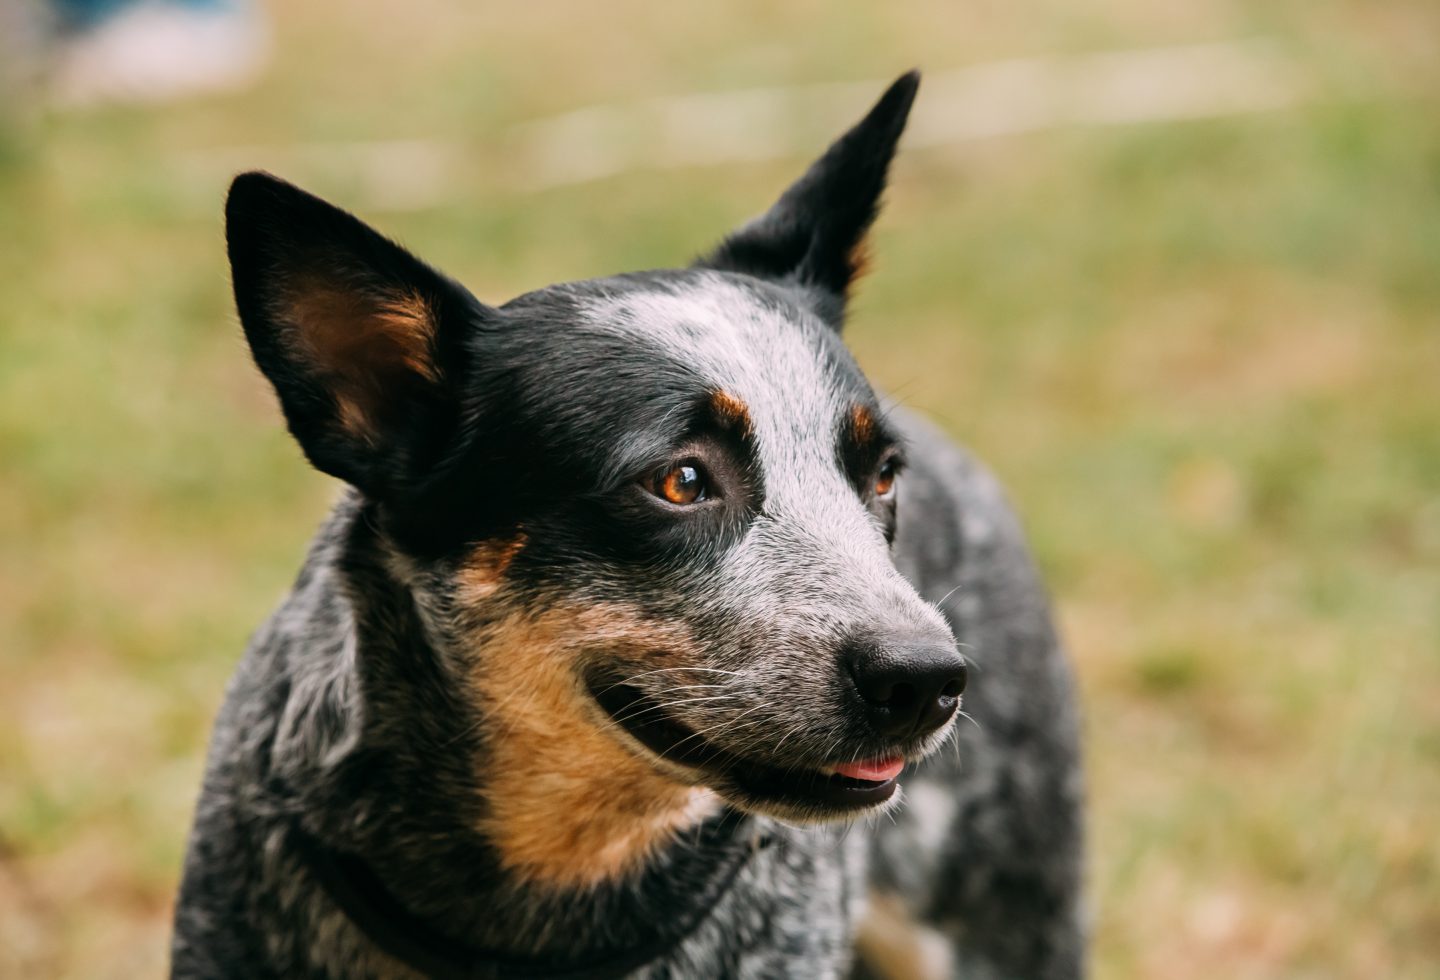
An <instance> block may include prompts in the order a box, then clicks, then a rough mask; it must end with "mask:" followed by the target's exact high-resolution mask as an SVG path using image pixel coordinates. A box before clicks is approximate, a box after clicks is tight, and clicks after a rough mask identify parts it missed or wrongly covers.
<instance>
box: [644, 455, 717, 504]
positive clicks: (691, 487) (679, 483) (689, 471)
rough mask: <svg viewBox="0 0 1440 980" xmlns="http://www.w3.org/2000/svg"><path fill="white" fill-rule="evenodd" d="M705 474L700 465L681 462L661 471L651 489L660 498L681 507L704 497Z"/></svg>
mask: <svg viewBox="0 0 1440 980" xmlns="http://www.w3.org/2000/svg"><path fill="white" fill-rule="evenodd" d="M705 489H706V488H705V474H704V472H703V471H701V469H700V467H698V466H695V465H692V464H690V463H681V464H679V465H678V466H673V467H671V468H670V469H669V470H667V471H666V472H664V473H662V474H661V475H660V477H659V479H657V480H656V481H655V488H654V490H653V491H652V492H653V493H654V494H655V496H657V497H659V498H660V499H661V500H666V501H669V502H670V503H672V504H677V505H679V506H681V507H683V506H685V505H686V504H695V503H699V502H700V501H702V500H704V499H705Z"/></svg>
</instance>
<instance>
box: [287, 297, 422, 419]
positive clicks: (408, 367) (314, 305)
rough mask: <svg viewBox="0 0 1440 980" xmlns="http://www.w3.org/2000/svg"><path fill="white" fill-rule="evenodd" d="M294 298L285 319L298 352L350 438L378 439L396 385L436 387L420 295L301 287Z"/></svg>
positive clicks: (291, 299) (290, 302)
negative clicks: (410, 379) (405, 381)
mask: <svg viewBox="0 0 1440 980" xmlns="http://www.w3.org/2000/svg"><path fill="white" fill-rule="evenodd" d="M289 294H290V298H289V304H288V307H287V308H286V310H285V312H286V315H287V316H288V318H289V319H290V320H291V321H292V322H293V323H294V324H295V326H296V338H297V341H298V345H299V347H300V352H301V354H302V355H303V356H304V357H305V359H306V360H308V361H309V362H310V364H311V365H312V366H313V367H314V368H315V370H316V371H317V372H318V373H320V374H321V375H323V376H325V378H326V380H327V381H328V382H329V384H330V385H331V390H332V392H333V394H334V396H335V402H336V406H337V410H338V413H339V417H340V424H341V425H342V426H344V427H345V429H346V431H348V432H350V433H351V434H352V435H355V436H357V437H361V438H366V439H373V438H374V436H375V435H376V430H375V426H376V421H377V419H378V418H379V416H381V415H383V414H384V411H385V404H386V398H387V397H388V396H390V395H393V390H392V387H393V386H392V383H393V382H394V381H395V380H396V378H397V377H399V376H402V375H405V374H409V375H413V376H415V377H418V378H422V379H424V380H426V381H432V382H433V381H436V380H437V379H438V374H437V372H436V369H435V363H434V360H433V358H432V356H431V345H432V344H433V343H434V339H435V316H434V311H433V310H432V309H431V308H430V304H429V303H428V302H427V301H426V300H425V297H423V296H421V295H420V294H419V293H417V292H414V291H404V292H398V293H395V294H393V295H387V296H376V295H373V294H367V293H365V292H363V291H361V290H346V289H337V288H335V287H333V286H329V285H323V284H318V283H315V282H312V281H301V282H300V283H297V284H295V285H294V286H293V287H292V288H291V290H290V292H289Z"/></svg>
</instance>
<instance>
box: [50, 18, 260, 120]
mask: <svg viewBox="0 0 1440 980" xmlns="http://www.w3.org/2000/svg"><path fill="white" fill-rule="evenodd" d="M269 56H270V36H269V32H268V30H267V29H266V26H265V24H264V22H263V20H262V19H261V17H260V16H259V14H258V13H257V12H256V11H254V10H253V9H250V8H241V9H234V8H229V7H225V8H219V9H216V8H195V7H182V6H178V5H171V4H166V3H143V4H139V5H136V6H133V7H129V8H127V9H125V10H122V11H121V12H119V13H117V14H116V15H115V16H113V17H111V18H109V19H108V20H106V21H104V22H103V23H101V24H100V25H99V26H97V27H96V28H94V29H93V30H89V31H85V32H83V33H80V34H77V35H75V36H74V37H72V38H70V39H67V40H66V41H65V42H64V43H63V44H62V45H61V46H60V48H59V49H58V50H57V51H56V52H55V56H54V65H53V67H52V69H51V75H50V98H51V102H52V103H53V104H55V105H59V106H87V105H98V104H102V103H115V102H141V103H156V102H169V101H172V100H176V99H181V98H185V97H187V96H192V95H209V94H214V93H222V92H234V91H238V90H240V89H243V88H245V87H247V86H248V85H250V84H251V83H252V82H254V81H255V80H256V78H258V77H259V75H260V72H261V70H262V69H263V68H264V67H265V63H266V62H267V61H268V60H269Z"/></svg>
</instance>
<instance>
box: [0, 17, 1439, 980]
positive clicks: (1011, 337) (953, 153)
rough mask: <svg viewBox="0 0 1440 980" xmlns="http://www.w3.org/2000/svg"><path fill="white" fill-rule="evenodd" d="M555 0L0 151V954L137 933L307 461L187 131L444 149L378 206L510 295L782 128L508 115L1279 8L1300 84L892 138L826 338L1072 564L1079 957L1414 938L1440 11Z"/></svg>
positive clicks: (888, 70) (332, 38) (171, 870)
mask: <svg viewBox="0 0 1440 980" xmlns="http://www.w3.org/2000/svg"><path fill="white" fill-rule="evenodd" d="M532 6H533V5H532ZM542 7H543V8H544V12H543V15H542V12H541V8H542ZM292 8H293V9H292ZM632 8H633V9H632ZM687 9H688V8H687ZM697 9H698V8H697ZM567 10H568V11H569V14H570V18H571V19H569V20H567V19H566V18H563V17H560V16H559V15H558V14H557V13H556V12H555V8H554V5H538V6H533V9H532V8H514V9H513V10H511V9H508V8H507V9H506V10H505V11H504V12H503V13H502V12H501V11H499V10H498V9H497V10H494V11H491V12H488V13H486V12H482V8H480V7H478V6H476V7H470V6H462V5H447V4H441V3H439V2H438V0H436V2H427V3H421V4H414V5H403V12H402V8H400V7H393V6H389V5H385V4H381V3H379V2H378V0H377V2H373V3H365V4H358V5H341V4H334V3H317V4H305V5H291V6H290V7H287V8H285V9H277V10H275V14H276V15H277V17H278V18H279V23H278V27H279V30H280V60H279V62H278V63H277V64H276V66H275V68H274V70H273V71H272V72H271V74H270V75H269V76H268V77H267V78H266V80H265V81H264V82H263V83H262V85H261V86H260V87H259V88H258V89H256V90H255V91H254V92H252V93H249V94H247V95H245V96H243V97H237V98H233V99H228V100H220V101H214V102H208V103H203V104H196V105H181V106H176V107H173V108H170V109H165V110H161V111H148V110H147V111H140V110H123V111H115V112H108V113H94V114H82V115H77V116H71V117H67V118H59V119H54V120H50V121H47V122H45V123H44V124H43V125H41V126H40V127H39V128H38V129H36V130H34V131H31V132H28V133H24V134H21V136H20V137H19V138H11V139H7V146H10V147H18V149H12V150H9V151H7V154H8V155H7V157H6V160H7V161H8V162H6V163H4V164H3V167H4V169H3V170H0V223H3V228H4V235H3V236H0V300H3V303H0V466H3V474H4V475H3V477H0V541H3V547H0V631H3V635H4V639H5V643H4V646H3V647H0V668H3V676H4V684H3V686H0V772H3V773H4V778H3V780H0V974H5V975H10V974H11V973H17V972H21V971H22V970H26V971H30V972H33V973H35V974H36V975H44V976H51V975H66V976H76V977H93V976H106V975H108V976H131V975H137V974H140V973H145V972H149V973H154V972H156V971H157V970H158V969H159V965H160V964H161V963H162V962H163V955H164V943H165V938H166V933H167V929H168V914H169V913H168V905H169V902H170V900H171V896H172V893H173V888H174V884H175V876H176V873H177V870H178V864H179V860H180V853H181V848H182V846H183V841H184V835H185V832H186V828H187V823H188V818H189V808H190V806H191V805H192V803H193V798H194V794H195V792H196V789H197V788H198V779H199V773H200V768H201V762H202V754H203V750H204V742H205V738H206V736H207V734H208V726H209V723H210V719H211V717H212V716H213V712H214V710H215V707H216V706H217V704H218V702H219V699H220V697H221V694H222V691H223V687H224V684H225V680H226V677H227V676H228V674H229V671H230V669H231V667H232V666H233V663H234V661H235V659H236V657H237V656H238V655H239V652H240V650H241V648H242V647H243V644H244V642H245V638H246V636H247V634H248V632H249V631H250V630H251V629H253V628H254V626H255V625H256V624H258V622H259V621H260V620H261V618H262V617H263V616H264V615H265V613H266V611H267V610H268V609H269V607H270V606H271V605H272V604H273V603H274V601H275V600H276V599H277V598H278V596H279V595H281V594H282V592H283V591H284V589H285V588H286V587H287V585H288V582H289V579H290V577H291V576H292V575H293V572H294V570H295V568H296V567H297V565H298V561H299V558H300V555H301V553H302V550H303V547H304V543H305V539H306V538H307V537H308V535H309V533H310V531H311V529H312V528H313V526H314V524H315V523H316V521H317V520H318V519H319V518H320V516H321V515H322V514H323V512H324V510H325V507H326V505H327V502H328V500H329V499H330V498H331V496H332V494H333V492H334V488H333V487H332V486H331V485H329V484H328V483H327V481H325V480H324V479H322V478H320V477H318V476H315V475H313V474H311V473H309V472H308V471H307V470H306V468H305V466H304V464H303V461H302V460H301V458H300V455H299V453H298V451H297V450H296V449H294V448H293V446H292V445H291V444H290V443H289V441H288V437H287V436H286V435H285V434H284V432H283V427H282V426H281V424H280V420H279V418H278V415H277V413H276V412H275V411H274V409H273V407H272V406H271V403H270V399H269V395H268V392H267V391H266V390H265V388H264V387H263V384H262V382H260V380H259V379H258V378H257V377H256V375H255V373H254V372H253V370H252V368H251V367H250V365H249V362H248V355H247V354H246V352H245V350H244V347H243V344H242V343H241V340H240V338H239V333H238V330H237V328H236V327H235V325H234V322H233V318H232V314H231V313H230V311H229V307H228V296H227V287H226V281H225V268H224V258H223V250H222V248H221V245H220V225H219V209H220V200H221V196H222V194H223V190H224V186H223V179H222V175H221V174H218V173H217V174H215V175H214V176H213V179H212V178H208V177H206V176H205V175H204V173H203V168H202V169H201V170H200V171H197V170H196V169H194V168H191V169H185V168H184V167H181V166H180V164H179V163H177V161H184V160H187V159H193V157H194V155H195V154H197V153H200V152H202V151H213V150H215V149H217V148H220V149H223V148H225V147H244V146H251V145H258V146H260V147H262V148H263V147H264V146H286V145H289V144H292V143H294V142H296V141H312V140H351V139H371V138H373V139H395V138H407V139H408V138H422V139H434V140H439V141H443V142H445V143H447V144H453V145H457V146H459V147H460V148H461V149H462V150H464V151H465V154H466V156H465V161H464V163H465V166H464V167H463V168H462V170H461V171H460V172H459V173H456V174H452V175H451V178H450V179H451V180H452V182H453V188H452V190H453V195H452V196H453V200H451V201H449V203H448V204H447V205H446V206H445V207H443V208H442V207H437V208H429V209H426V210H421V211H412V212H406V213H396V214H388V215H371V217H372V218H373V219H374V220H375V222H376V223H377V224H379V225H381V226H382V227H384V228H385V229H386V230H387V231H390V232H391V233H394V234H396V235H397V236H399V237H400V238H402V239H403V240H404V241H406V242H407V243H408V244H410V245H411V246H413V247H415V248H416V249H417V250H419V251H421V252H422V253H423V254H424V255H426V256H427V257H429V258H431V259H432V260H433V261H435V262H436V263H437V264H439V265H441V266H442V267H444V268H446V269H447V270H449V271H451V272H452V273H454V274H455V275H457V276H458V277H460V278H461V279H463V280H465V281H466V282H467V283H469V284H471V285H472V286H473V288H475V290H476V291H477V293H479V294H480V295H482V297H484V298H487V299H493V300H501V299H504V298H507V297H508V296H509V295H513V294H514V293H517V292H520V291H523V290H525V289H529V288H533V287H535V286H537V285H540V284H543V283H545V282H549V281H552V280H555V279H559V278H573V277H580V276H588V275H597V274H603V273H606V272H612V271H618V270H623V269H628V268H634V267H647V266H655V265H665V264H674V263H676V262H677V261H681V260H683V259H685V258H687V257H688V256H690V255H693V254H694V253H696V252H698V251H699V250H701V249H702V248H704V247H705V246H706V245H707V244H709V243H710V242H711V241H712V240H713V239H714V238H715V237H717V236H718V234H720V233H721V232H722V231H723V230H725V229H726V228H728V227H729V226H730V225H732V224H734V223H735V222H737V221H739V220H741V219H742V218H744V217H746V216H747V215H749V214H751V213H753V212H755V211H756V210H758V208H760V207H761V206H762V205H763V204H764V203H765V202H766V200H767V199H768V198H769V197H770V196H771V195H772V194H773V193H774V192H775V191H776V190H777V189H778V188H779V187H781V186H782V185H783V183H784V182H785V181H786V180H787V179H788V178H789V177H790V176H791V175H793V173H794V172H795V170H796V168H797V167H798V166H800V165H801V164H803V161H802V160H792V161H776V162H773V163H765V164H753V165H747V166H726V167H721V168H699V169H692V170H681V171H667V172H663V173H637V174H633V175H624V176H620V177H616V178H613V179H609V180H605V181H602V182H598V183H595V184H593V185H580V186H576V187H570V188H562V189H556V190H550V191H545V192H540V193H523V192H521V191H518V190H516V189H515V186H514V183H513V179H512V178H513V176H514V175H513V173H512V172H511V170H510V169H509V168H508V165H507V161H506V157H505V149H506V147H505V141H504V139H503V138H501V134H503V133H505V132H506V131H507V130H508V127H509V126H510V125H512V124H514V123H517V122H520V121H523V120H525V119H528V118H531V117H533V116H536V115H539V114H544V113H550V112H557V111H563V110H566V109H569V108H573V107H576V106H579V105H584V104H587V103H589V102H593V101H602V100H609V99H627V98H640V97H646V96H651V95H656V94H674V93H683V92H688V91H696V90H712V91H713V90H723V89H726V88H731V87H748V86H755V85H775V84H787V83H800V82H811V81H832V80H844V79H854V78H877V79H878V78H885V77H887V76H890V75H893V74H896V73H898V71H900V70H902V69H903V68H906V67H909V66H910V65H911V64H914V63H919V64H921V65H924V66H926V67H933V68H937V69H938V68H948V67H955V66H959V65H962V64H966V63H969V62H971V61H975V60H979V59H984V58H999V57H1008V56H1016V55H1036V54H1045V53H1049V52H1074V51H1086V50H1094V49H1097V48H1105V47H1113V46H1123V45H1130V44H1135V45H1139V44H1159V43H1174V42H1186V41H1194V40H1210V39H1214V38H1223V37H1229V36H1246V35H1250V34H1254V33H1263V34H1266V35H1268V36H1273V37H1275V38H1277V39H1278V40H1279V41H1280V42H1281V43H1282V44H1283V45H1285V46H1286V48H1287V50H1290V51H1292V52H1293V54H1294V57H1295V58H1296V59H1298V62H1299V63H1300V64H1301V65H1303V66H1305V68H1306V70H1307V71H1308V72H1309V73H1310V74H1311V75H1312V76H1313V77H1314V78H1315V79H1316V80H1317V86H1318V87H1319V90H1320V95H1319V96H1318V97H1317V101H1316V102H1314V103H1313V104H1311V105H1308V106H1306V107H1303V108H1300V109H1296V110H1293V111H1287V112H1283V113H1278V114H1273V115H1264V116H1254V117H1248V118H1235V119H1221V120H1210V121H1197V122H1187V123H1173V124H1155V125H1148V126H1143V127H1125V128H1114V129H1086V130H1068V131H1056V132H1052V133H1043V134H1037V135H1033V136H1027V137H1021V138H1014V139H1006V140H999V141H994V142H990V143H985V144H978V145H972V146H965V147H956V148H949V149H932V150H925V151H917V152H914V153H911V154H909V155H907V156H905V157H904V158H903V159H902V160H901V162H900V164H899V165H898V167H897V172H896V180H895V186H894V189H893V192H892V194H891V195H890V206H889V209H888V211H887V214H886V217H885V219H884V221H883V223H882V226H881V228H880V229H879V231H878V232H877V238H876V256H877V260H878V263H877V268H876V271H875V272H874V273H873V275H872V276H871V278H870V279H869V280H868V281H867V282H866V284H865V286H864V288H863V290H862V293H861V296H860V299H859V301H858V303H857V307H856V311H855V316H854V320H853V325H852V331H851V338H852V341H853V344H854V346H855V348H856V350H857V352H858V353H859V355H860V357H861V360H862V361H863V362H864V363H865V364H866V365H867V366H868V367H869V369H870V370H871V371H872V373H873V374H874V375H875V377H876V378H877V379H878V380H879V381H880V382H881V383H882V384H883V385H884V386H885V387H886V388H888V389H889V390H891V391H893V392H894V393H895V394H896V395H897V396H898V397H899V398H900V399H901V400H903V401H905V402H907V403H909V404H912V405H915V406H917V407H920V408H923V409H925V410H928V411H930V412H932V413H933V414H935V415H937V416H938V417H939V418H941V419H942V421H943V422H944V423H945V425H946V426H947V427H948V428H949V429H950V430H951V431H953V432H954V433H956V434H957V435H958V436H959V437H961V438H962V439H964V440H966V441H967V442H969V443H970V444H971V445H973V446H974V447H975V448H976V449H977V450H978V451H979V452H980V453H981V454H982V455H983V456H984V457H985V458H987V459H988V460H989V461H990V462H991V463H992V465H993V466H994V467H995V468H996V469H997V470H998V471H999V472H1000V473H1001V475H1002V476H1003V477H1004V478H1005V480H1006V482H1007V484H1008V485H1009V487H1010V489H1011V492H1012V494H1013V495H1014V497H1015V499H1016V501H1017V503H1018V504H1019V505H1020V509H1021V511H1022V513H1023V514H1024V516H1025V519H1026V521H1027V524H1028V525H1029V527H1030V529H1031V533H1032V535H1033V538H1034V542H1035V546H1036V549H1037V552H1038V555H1039V557H1040V560H1041V562H1042V565H1043V566H1044V568H1045V570H1046V573H1047V576H1048V579H1049V581H1050V583H1051V585H1052V588H1053V590H1054V592H1055V593H1056V595H1057V598H1058V600H1059V604H1060V607H1061V610H1062V614H1063V618H1064V621H1065V626H1066V631H1067V634H1068V638H1069V641H1070V645H1071V647H1072V648H1073V650H1074V653H1075V659H1076V663H1077V666H1078V670H1079V674H1080V679H1081V683H1082V686H1083V689H1084V695H1085V708H1086V716H1087V740H1088V741H1087V751H1088V757H1089V761H1090V788H1091V798H1092V803H1093V806H1092V836H1093V844H1094V847H1093V852H1094V853H1093V862H1092V864H1093V868H1092V876H1091V879H1092V883H1093V893H1094V900H1095V914H1096V928H1097V933H1096V934H1097V939H1098V944H1097V948H1096V965H1097V974H1098V975H1100V976H1136V977H1154V976H1164V977H1187V976H1194V977H1216V976H1225V977H1244V976H1256V977H1261V976H1265V977H1269V976H1295V975H1303V976H1357V975H1365V976H1428V975H1435V973H1436V972H1437V970H1440V836H1437V835H1436V834H1435V832H1434V829H1435V814H1436V813H1440V657H1437V656H1436V654H1437V652H1440V399H1437V394H1436V393H1437V391H1440V382H1437V379H1440V329H1437V328H1440V322H1437V319H1440V314H1437V310H1440V177H1437V175H1440V113H1437V111H1436V109H1437V105H1436V102H1435V101H1434V93H1436V92H1440V73H1437V71H1436V70H1435V66H1436V65H1440V57H1432V55H1434V54H1435V49H1436V39H1440V21H1437V18H1436V13H1435V11H1434V10H1433V9H1432V8H1431V7H1430V6H1429V5H1426V4H1423V3H1420V2H1418V0H1417V2H1413V3H1408V4H1407V3H1396V4H1390V5H1386V8H1385V10H1384V11H1383V12H1382V11H1380V10H1379V9H1378V8H1377V7H1373V6H1370V5H1351V4H1344V3H1338V2H1335V3H1321V4H1304V5H1301V4H1263V5H1262V4H1253V5H1251V4H1245V3H1239V2H1236V3H1220V2H1215V3H1207V4H1190V5H1165V4H1161V5H1149V4H1146V5H1141V4H1134V3H1130V2H1124V0H1109V2H1106V3H1100V4H1095V5H1090V6H1087V7H1085V8H1084V9H1079V8H1077V7H1076V6H1075V5H1059V4H1052V5H1041V6H1039V7H1035V6H1008V7H996V8H987V9H986V10H984V11H983V12H981V13H977V14H976V16H974V17H973V18H972V17H969V16H966V17H961V16H960V14H958V13H957V12H956V11H955V10H954V9H952V7H950V6H945V5H940V4H938V3H937V4H933V5H932V4H927V5H924V6H916V7H914V8H913V10H912V9H911V8H909V7H907V8H906V9H905V12H904V13H903V14H902V12H901V10H900V9H899V8H894V9H893V10H892V9H891V8H888V7H886V8H882V7H878V6H870V5H865V6H861V5H852V6H849V7H847V8H844V9H842V10H840V11H838V12H836V11H835V10H832V9H831V8H825V10H823V11H822V9H820V8H818V7H812V6H810V5H806V4H797V5H795V6H794V7H786V8H784V9H776V7H775V5H771V4H761V3H754V4H749V5H747V8H746V9H745V10H743V11H740V12H738V13H737V12H736V11H734V10H729V9H724V8H721V7H711V8H704V10H703V12H696V13H693V14H692V13H683V14H682V13H680V12H679V9H678V8H666V7H655V6H653V5H643V6H642V5H638V4H635V5H631V4H625V5H620V6H617V7H613V8H612V7H608V6H607V8H606V11H605V13H604V14H603V15H602V14H600V13H597V12H595V11H593V10H592V8H591V7H589V6H585V5H578V4H575V5H567ZM567 25H568V26H567ZM1427 38H1429V39H1430V40H1427ZM922 97H923V95H922ZM857 108H858V107H857ZM255 152H256V153H257V155H258V156H259V157H261V158H260V159H257V160H256V161H255V162H256V163H257V164H264V163H266V160H265V159H263V155H264V152H265V151H264V150H263V149H260V150H257V151H255ZM197 173H199V174H200V176H198V177H197V176H196V174H197ZM322 179H323V178H322ZM207 181H208V182H207ZM314 189H315V190H317V191H320V192H322V193H325V194H327V195H330V196H332V197H334V198H335V199H336V200H339V201H342V202H349V203H352V204H354V205H355V206H357V207H358V208H360V209H361V210H364V201H363V200H359V199H357V198H356V195H359V194H360V193H361V192H362V190H363V189H362V188H360V187H359V186H348V185H346V183H345V181H344V180H342V179H336V180H335V181H334V186H326V185H324V184H321V185H318V186H315V187H314Z"/></svg>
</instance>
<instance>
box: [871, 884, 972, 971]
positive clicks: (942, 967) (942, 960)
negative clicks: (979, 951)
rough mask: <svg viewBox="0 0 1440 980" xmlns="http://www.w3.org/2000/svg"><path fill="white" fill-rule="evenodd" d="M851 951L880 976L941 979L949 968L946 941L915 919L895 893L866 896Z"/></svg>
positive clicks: (948, 948)
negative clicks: (865, 905)
mask: <svg viewBox="0 0 1440 980" xmlns="http://www.w3.org/2000/svg"><path fill="white" fill-rule="evenodd" d="M855 951H856V953H858V954H859V956H860V959H861V960H862V961H864V963H865V966H866V967H867V968H868V969H869V971H870V972H872V973H874V974H875V975H876V976H878V977H881V978H883V980H944V978H946V977H949V976H950V975H951V972H952V971H951V966H952V964H951V952H950V943H949V941H948V940H947V939H946V938H945V937H944V936H942V935H941V934H940V933H939V932H937V931H936V930H935V929H933V928H931V927H930V926H928V925H926V924H924V923H923V922H916V921H915V919H914V918H912V917H911V915H910V912H909V910H908V909H906V908H905V903H904V901H903V900H901V898H900V897H899V896H898V895H890V894H877V895H872V896H871V897H870V904H869V906H868V908H866V910H865V918H863V919H862V920H861V921H860V929H859V931H858V932H857V933H856V935H855Z"/></svg>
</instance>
